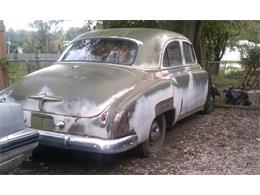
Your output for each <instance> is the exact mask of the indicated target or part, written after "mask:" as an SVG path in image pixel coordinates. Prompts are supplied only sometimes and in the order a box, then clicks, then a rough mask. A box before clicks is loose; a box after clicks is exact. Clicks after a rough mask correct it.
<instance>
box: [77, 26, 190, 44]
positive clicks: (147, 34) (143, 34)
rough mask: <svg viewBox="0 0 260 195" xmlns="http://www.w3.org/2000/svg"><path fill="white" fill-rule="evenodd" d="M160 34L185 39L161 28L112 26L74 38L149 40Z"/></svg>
mask: <svg viewBox="0 0 260 195" xmlns="http://www.w3.org/2000/svg"><path fill="white" fill-rule="evenodd" d="M160 36H166V37H169V38H171V39H172V38H179V39H187V38H186V37H185V36H183V35H181V34H179V33H176V32H173V31H169V30H163V29H155V28H114V29H103V30H95V31H90V32H86V33H84V34H82V35H80V36H78V37H77V38H75V39H74V40H73V41H75V40H79V39H85V38H95V37H112V38H113V37H125V38H132V39H136V40H139V41H146V40H149V39H150V40H151V39H154V38H157V37H160Z"/></svg>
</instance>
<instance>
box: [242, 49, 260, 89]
mask: <svg viewBox="0 0 260 195" xmlns="http://www.w3.org/2000/svg"><path fill="white" fill-rule="evenodd" d="M241 54H242V56H241V64H242V65H243V67H244V68H245V76H244V79H243V82H242V87H243V88H253V87H254V85H255V84H256V80H257V78H256V74H257V71H259V70H260V47H259V46H257V45H255V46H253V47H250V46H247V47H245V49H244V52H242V53H241Z"/></svg>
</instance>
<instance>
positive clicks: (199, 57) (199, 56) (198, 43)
mask: <svg viewBox="0 0 260 195" xmlns="http://www.w3.org/2000/svg"><path fill="white" fill-rule="evenodd" d="M202 25H203V24H202V21H196V26H195V35H194V40H193V44H194V50H195V53H196V56H197V60H198V62H199V64H200V65H201V66H202V67H203V68H205V63H204V58H203V51H202V44H201V34H202Z"/></svg>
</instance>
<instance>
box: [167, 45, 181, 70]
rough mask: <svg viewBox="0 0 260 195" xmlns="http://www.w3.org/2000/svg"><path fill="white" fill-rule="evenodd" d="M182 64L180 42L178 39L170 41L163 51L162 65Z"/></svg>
mask: <svg viewBox="0 0 260 195" xmlns="http://www.w3.org/2000/svg"><path fill="white" fill-rule="evenodd" d="M181 64H182V56H181V49H180V44H179V42H178V41H174V42H172V43H170V44H169V45H168V46H167V47H166V49H165V52H164V56H163V66H166V67H167V66H176V65H181Z"/></svg>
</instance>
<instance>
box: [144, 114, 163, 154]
mask: <svg viewBox="0 0 260 195" xmlns="http://www.w3.org/2000/svg"><path fill="white" fill-rule="evenodd" d="M165 132H166V120H165V116H164V115H161V116H158V117H156V118H155V119H154V120H153V122H152V125H151V128H150V133H149V138H148V140H146V141H145V142H144V143H142V144H141V145H140V146H139V147H140V152H141V154H142V156H143V157H149V156H151V155H152V154H153V153H155V152H157V151H158V150H160V148H161V147H162V146H163V143H164V140H165Z"/></svg>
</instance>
